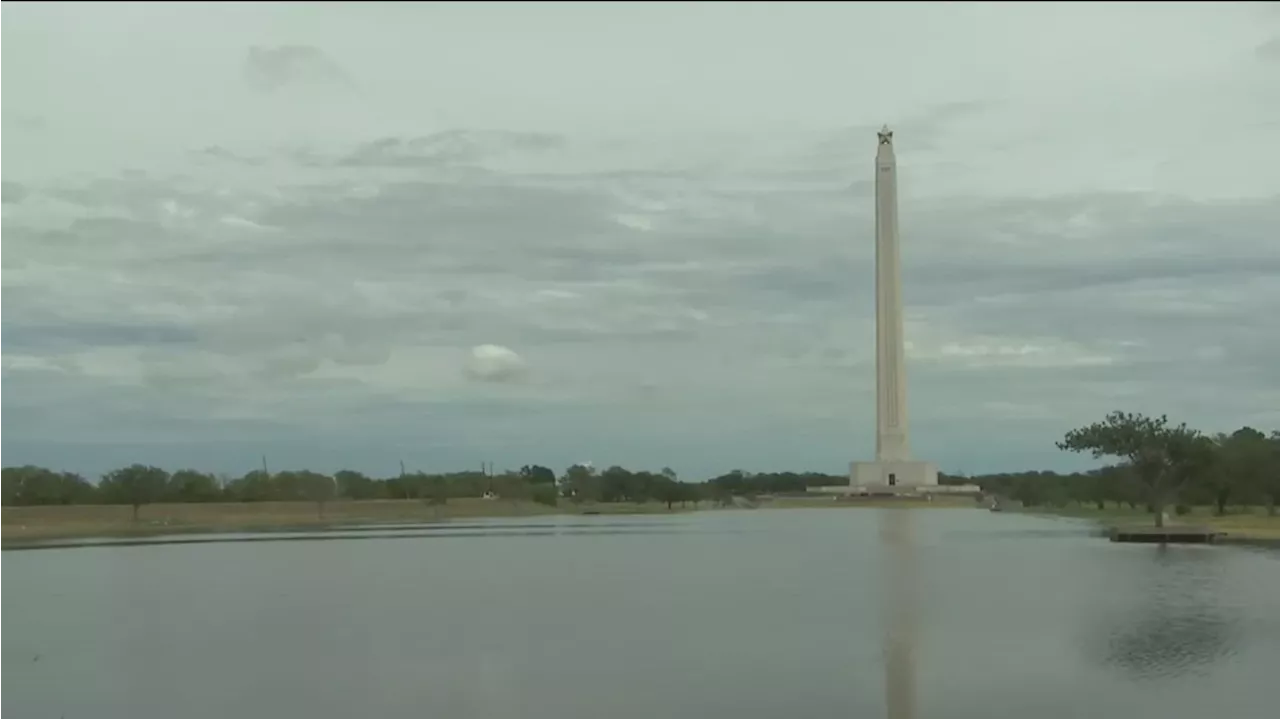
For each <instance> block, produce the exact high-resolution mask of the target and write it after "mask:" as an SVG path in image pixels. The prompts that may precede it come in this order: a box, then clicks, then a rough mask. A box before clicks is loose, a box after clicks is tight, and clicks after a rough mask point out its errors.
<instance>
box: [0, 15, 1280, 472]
mask: <svg viewBox="0 0 1280 719" xmlns="http://www.w3.org/2000/svg"><path fill="white" fill-rule="evenodd" d="M0 20H2V22H0V28H2V30H3V42H2V43H0V48H2V51H3V57H2V61H3V63H2V69H3V82H2V87H3V101H2V104H0V108H2V114H3V132H2V137H3V227H2V235H0V247H2V256H3V276H2V277H3V338H2V341H3V389H2V397H3V433H2V436H3V462H4V464H5V465H6V466H12V465H18V464H27V463H33V464H39V465H44V466H51V467H56V468H59V469H65V470H70V471H77V472H82V473H85V474H87V475H89V476H96V475H98V474H100V473H102V472H104V471H107V470H109V469H112V468H114V467H118V466H122V465H125V464H130V463H133V462H143V463H148V464H156V465H160V466H164V467H167V468H170V469H177V468H181V467H195V468H198V469H202V470H207V471H214V472H225V473H228V474H233V475H234V474H239V473H243V472H245V471H248V470H251V469H253V468H254V467H256V466H258V465H259V464H260V462H261V461H262V457H263V456H264V455H265V456H266V457H267V459H268V461H269V463H270V465H271V466H272V469H273V470H275V469H284V468H310V469H316V470H321V471H334V470H337V469H340V468H353V469H357V470H360V471H364V472H368V473H371V474H374V475H378V476H387V475H392V474H394V473H396V472H398V471H399V463H400V462H401V461H403V462H404V463H405V465H406V466H407V467H409V468H410V469H421V470H424V471H450V470H459V469H469V468H478V467H479V466H480V464H481V463H482V462H493V463H494V465H495V467H496V468H498V469H499V470H501V469H503V468H517V467H519V466H521V465H524V464H527V463H537V464H544V465H547V466H550V467H553V468H555V469H556V470H558V471H559V470H563V468H565V467H567V466H569V465H570V464H573V463H576V462H591V463H593V464H594V465H596V466H601V467H603V466H608V465H613V464H621V465H623V466H627V467H632V468H648V469H654V470H656V469H659V468H662V467H664V466H669V467H672V468H674V469H675V470H676V471H677V472H678V473H679V474H680V476H682V477H685V478H689V479H702V478H705V477H708V476H714V475H716V474H720V473H722V472H725V471H729V470H731V469H737V468H741V469H747V470H754V471H777V470H797V471H799V470H813V471H823V472H831V473H835V474H842V473H845V472H847V471H848V463H849V462H850V461H852V460H865V459H871V458H872V456H873V454H874V446H875V437H874V423H875V417H874V406H875V391H874V357H875V347H874V336H875V335H874V294H873V293H874V274H873V273H874V262H873V257H874V252H873V250H874V247H873V237H872V233H873V217H872V191H873V186H872V179H873V171H872V170H873V159H874V155H875V149H876V139H875V130H876V129H878V128H879V127H880V126H881V125H882V124H884V123H888V124H889V125H890V126H892V128H893V129H894V131H895V141H896V145H897V154H898V161H899V188H900V190H899V193H900V210H899V212H900V221H901V226H902V250H901V251H902V261H903V280H904V300H905V304H906V313H905V323H906V337H907V355H908V367H907V373H908V380H909V384H908V404H909V417H910V423H911V432H912V437H911V443H912V450H913V453H914V455H915V456H916V457H918V458H921V459H928V460H932V461H934V462H936V463H937V464H938V465H939V466H940V468H941V469H942V470H943V471H945V472H965V473H970V474H975V473H984V472H994V471H1015V470H1021V469H1027V468H1050V469H1072V468H1078V467H1082V466H1088V465H1089V463H1090V460H1089V459H1088V458H1079V457H1073V456H1070V455H1065V454H1063V453H1062V452H1059V451H1058V450H1057V449H1056V448H1055V446H1054V442H1055V441H1056V440H1058V439H1060V438H1061V437H1062V435H1063V434H1064V433H1065V432H1066V431H1068V430H1069V429H1071V428H1073V427H1076V426H1079V425H1082V424H1085V423H1088V422H1091V421H1095V420H1098V419H1101V418H1102V417H1103V416H1104V415H1105V414H1106V413H1107V412H1109V411H1112V410H1116V409H1122V410H1127V411H1137V412H1145V413H1149V414H1165V413H1167V414H1168V415H1169V416H1170V417H1171V418H1172V419H1173V420H1175V421H1186V422H1187V423H1189V424H1191V425H1192V426H1195V427H1197V428H1200V429H1203V430H1205V431H1207V432H1218V431H1231V430H1233V429H1235V428H1237V427H1240V426H1242V425H1250V426H1254V427H1259V428H1264V429H1271V428H1280V362H1278V361H1277V360H1276V357H1277V356H1278V355H1280V332H1278V331H1277V330H1276V327H1277V325H1276V315H1277V313H1280V232H1278V228H1280V5H1278V4H1275V3H1240V4H1233V3H1207V4H1197V3H1176V4H1175V3H1167V4H1151V5H1145V6H1144V5H1143V4H1126V3H1091V4H1055V5H1041V4H1032V3H1027V4H1003V5H996V4H991V5H988V4H982V3H948V4H911V3H892V4H883V5H882V4H876V3H842V4H834V3H833V4H805V3H794V2H789V3H776V4H775V3H701V4H693V3H642V4H629V3H615V2H610V3H598V4H584V5H577V4H568V3H565V4H556V3H548V4H543V3H518V4H484V3H472V2H468V3H458V4H443V3H442V4H436V3H423V4H391V3H386V4H383V3H372V2H361V3H349V4H342V3H289V4H278V5H277V4H271V3H240V4H231V3H227V4H225V5H222V4H199V3H173V4H154V5H153V4H149V3H148V4H136V5H129V4H102V5H98V4H83V5H74V4H70V3H20V4H19V3H9V4H6V5H4V6H3V14H2V18H0Z"/></svg>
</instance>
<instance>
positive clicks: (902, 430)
mask: <svg viewBox="0 0 1280 719" xmlns="http://www.w3.org/2000/svg"><path fill="white" fill-rule="evenodd" d="M898 245H899V236H898V159H897V157H896V156H895V155H894V152H893V131H892V130H890V129H889V128H888V127H887V126H886V127H884V128H882V129H881V130H880V132H879V133H878V143H877V145H876V461H874V462H854V463H853V465H852V466H851V467H850V472H849V484H850V487H851V489H852V488H865V489H869V490H879V491H883V490H884V489H886V488H892V491H895V492H896V491H913V490H914V489H915V488H917V487H921V486H930V485H937V483H938V469H937V467H935V466H934V465H932V464H930V463H928V462H917V461H913V460H912V459H911V442H910V439H909V435H908V432H907V366H906V359H907V358H906V342H905V340H904V338H903V331H902V257H901V252H900V250H899V246H898Z"/></svg>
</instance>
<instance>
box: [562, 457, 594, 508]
mask: <svg viewBox="0 0 1280 719" xmlns="http://www.w3.org/2000/svg"><path fill="white" fill-rule="evenodd" d="M560 484H561V494H563V495H564V496H565V497H568V498H569V499H571V500H572V501H573V502H574V503H582V502H598V501H600V477H598V476H597V475H596V472H595V470H594V469H592V468H591V467H587V466H585V465H581V464H575V465H573V466H572V467H570V468H568V469H566V470H565V471H564V476H563V477H561V479H560Z"/></svg>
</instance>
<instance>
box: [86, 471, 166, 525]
mask: <svg viewBox="0 0 1280 719" xmlns="http://www.w3.org/2000/svg"><path fill="white" fill-rule="evenodd" d="M168 485H169V473H168V472H166V471H164V470H163V469H160V468H159V467H150V466H147V465H142V464H132V465H129V466H128V467H125V468H123V469H117V470H114V471H112V472H108V473H107V474H106V475H105V476H104V477H103V478H102V484H101V485H100V487H99V491H101V492H102V497H103V499H105V500H106V501H107V502H110V503H112V504H127V505H129V506H130V507H133V519H134V520H135V521H136V520H137V519H138V510H139V509H140V508H141V507H142V505H144V504H151V503H152V502H155V501H158V500H159V499H160V498H162V497H163V496H164V493H165V489H166V488H167V487H168Z"/></svg>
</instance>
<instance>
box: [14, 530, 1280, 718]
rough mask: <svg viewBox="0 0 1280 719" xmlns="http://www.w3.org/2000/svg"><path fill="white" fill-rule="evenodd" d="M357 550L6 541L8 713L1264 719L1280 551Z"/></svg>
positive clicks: (431, 538) (907, 533)
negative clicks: (13, 548)
mask: <svg viewBox="0 0 1280 719" xmlns="http://www.w3.org/2000/svg"><path fill="white" fill-rule="evenodd" d="M904 517H905V519H903V518H904ZM901 522H905V524H903V523H901ZM894 523H898V524H894ZM349 535H350V538H349V539H345V540H342V541H325V542H312V541H306V540H305V539H303V538H297V539H295V540H294V541H272V542H265V543H255V542H243V543H206V544H181V545H158V546H133V547H96V548H76V549H50V550H43V551H31V552H6V553H5V554H4V558H3V571H4V577H3V580H4V593H3V597H4V599H3V601H4V607H3V609H4V614H3V621H4V626H3V637H4V639H3V644H4V649H3V652H4V659H3V670H4V671H3V676H4V691H3V712H4V713H6V716H15V717H31V718H36V717H52V718H55V719H56V718H57V717H65V718H66V719H79V718H81V717H92V718H94V719H111V718H116V717H118V718H120V719H150V718H155V719H171V718H172V717H186V718H189V719H205V718H209V719H212V718H214V717H216V718H218V719H223V718H224V717H231V716H234V717H271V718H273V719H286V718H289V717H298V718H299V719H302V718H306V719H318V718H324V717H342V718H343V719H346V718H348V717H356V716H368V717H385V718H388V719H391V718H399V717H406V718H408V717H413V718H414V719H422V718H423V717H432V718H435V717H439V718H441V719H450V718H467V719H469V718H472V717H475V718H477V719H505V718H507V717H533V718H541V717H548V718H552V717H554V718H555V719H576V718H578V717H582V718H584V719H585V718H588V717H590V718H591V719H595V718H597V717H609V718H610V719H631V718H633V717H634V718H636V719H639V718H642V717H643V718H644V719H649V718H651V717H691V718H693V717H697V718H699V719H702V718H704V717H733V718H735V719H736V718H745V719H755V718H757V717H759V718H761V719H763V718H765V717H770V718H772V717H787V718H788V719H802V718H805V717H823V718H827V717H885V716H890V715H891V714H890V711H891V710H892V711H896V712H899V715H898V716H902V717H904V718H905V717H906V716H907V714H910V715H911V719H925V718H930V719H931V718H935V717H936V718H938V719H942V718H944V717H946V718H955V719H989V718H990V717H1040V718H1042V719H1057V718H1059V717H1061V718H1066V717H1082V718H1084V717H1088V718H1089V719H1096V718H1097V717H1126V719H1138V718H1142V717H1152V718H1153V719H1154V718H1156V717H1159V718H1160V719H1179V718H1181V717H1186V718H1187V719H1192V718H1194V719H1203V717H1206V716H1214V717H1240V718H1245V719H1250V718H1254V717H1257V718H1258V719H1261V718H1262V717H1269V716H1275V711H1276V708H1277V707H1276V705H1275V703H1274V701H1273V700H1272V699H1271V698H1270V697H1273V696H1274V689H1275V686H1276V682H1277V679H1276V677H1277V674H1276V669H1277V667H1280V555H1277V554H1275V553H1270V554H1269V553H1266V552H1261V551H1250V550H1245V549H1238V548H1229V547H1175V548H1169V549H1160V548H1157V547H1152V546H1138V545H1113V544H1110V543H1108V542H1106V541H1104V540H1102V539H1099V538H1097V537H1093V536H1090V535H1089V532H1088V528H1087V527H1086V526H1085V525H1083V524H1078V523H1074V522H1071V521H1067V520H1052V519H1042V518H1036V517H1027V516H1020V515H1012V514H992V513H989V512H983V511H978V510H961V509H942V510H915V511H904V510H896V511H895V510H870V509H867V510H863V509H831V510H821V509H802V510H768V511H765V510H762V511H754V512H753V511H727V512H707V513H701V514H688V515H679V516H671V517H657V518H650V517H643V518H640V517H630V518H628V517H590V518H583V517H565V518H548V519H537V520H530V519H524V520H514V521H509V522H503V521H493V522H468V523H467V524H466V525H460V526H459V527H458V528H457V529H434V530H430V531H425V532H424V531H421V530H420V529H417V530H416V529H412V528H404V529H402V530H399V531H398V532H393V533H392V536H386V535H387V532H385V531H379V532H363V533H362V532H358V531H357V532H350V533H349ZM889 604H894V605H897V606H898V607H900V609H899V611H890V610H889V607H888V606H887V605H889ZM891 647H892V650H890V648H891ZM886 657H888V658H890V661H888V662H887V661H886ZM886 666H888V667H891V668H892V671H891V672H890V673H891V674H893V676H887V675H886ZM887 680H889V681H887ZM887 686H890V687H893V689H892V691H889V692H887V691H886V687H887ZM906 694H909V695H910V696H906ZM9 712H12V714H8V713H9Z"/></svg>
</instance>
